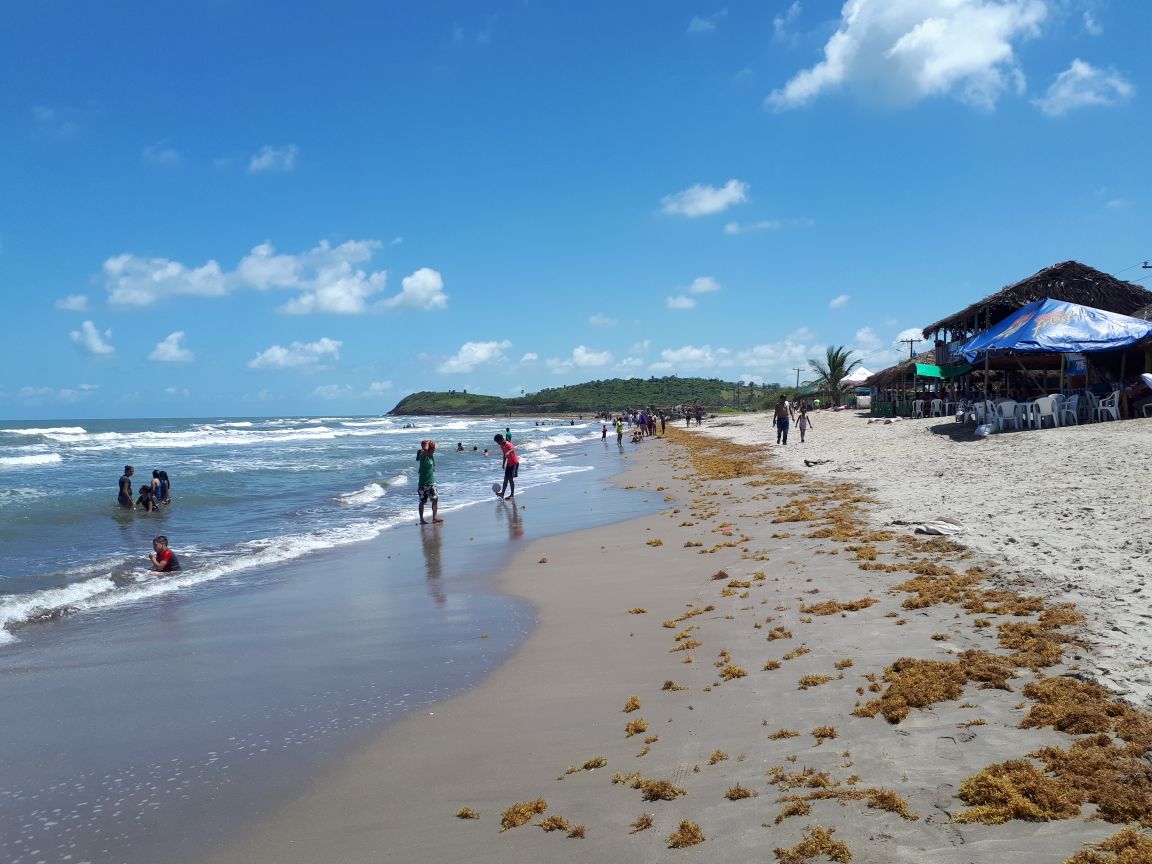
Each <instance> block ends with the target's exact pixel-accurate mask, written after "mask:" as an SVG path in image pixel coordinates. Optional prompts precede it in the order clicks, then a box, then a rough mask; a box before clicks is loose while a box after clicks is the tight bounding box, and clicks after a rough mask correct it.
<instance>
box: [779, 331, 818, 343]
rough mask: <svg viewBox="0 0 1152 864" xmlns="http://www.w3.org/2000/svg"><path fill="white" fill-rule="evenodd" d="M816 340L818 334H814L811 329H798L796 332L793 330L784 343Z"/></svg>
mask: <svg viewBox="0 0 1152 864" xmlns="http://www.w3.org/2000/svg"><path fill="white" fill-rule="evenodd" d="M815 338H816V334H815V333H813V332H812V331H811V330H810V329H809V328H807V327H797V328H796V329H795V330H793V331H792V332H791V333H789V334H788V335H787V336H785V337H784V341H785V342H811V341H812V340H813V339H815Z"/></svg>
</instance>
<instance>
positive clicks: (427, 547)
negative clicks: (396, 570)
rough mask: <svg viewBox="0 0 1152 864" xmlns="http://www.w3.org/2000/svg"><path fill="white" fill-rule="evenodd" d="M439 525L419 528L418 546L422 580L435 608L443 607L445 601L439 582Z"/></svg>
mask: <svg viewBox="0 0 1152 864" xmlns="http://www.w3.org/2000/svg"><path fill="white" fill-rule="evenodd" d="M440 543H441V538H440V525H439V523H433V524H429V525H421V526H420V544H421V546H422V547H423V549H424V578H425V580H426V581H427V583H428V596H429V597H431V598H432V599H433V600H434V601H435V602H436V605H437V606H443V605H444V603H445V602H446V601H447V598H446V597H445V596H444V589H443V587H442V584H443V583H442V582H441V581H440V573H441V569H442V565H441V560H440Z"/></svg>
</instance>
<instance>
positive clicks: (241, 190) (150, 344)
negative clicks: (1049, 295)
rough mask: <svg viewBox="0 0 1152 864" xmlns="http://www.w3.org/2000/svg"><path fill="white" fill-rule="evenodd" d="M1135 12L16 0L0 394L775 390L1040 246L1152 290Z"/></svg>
mask: <svg viewBox="0 0 1152 864" xmlns="http://www.w3.org/2000/svg"><path fill="white" fill-rule="evenodd" d="M1150 24H1152V7H1149V6H1147V5H1146V4H1145V3H1137V2H1120V0H999V2H993V0H851V2H848V3H845V4H843V5H841V4H840V3H832V2H815V0H807V2H805V0H799V2H791V0H788V2H784V0H781V2H747V3H721V2H718V3H713V4H709V3H706V2H705V3H701V2H679V0H665V2H659V3H655V2H651V3H638V4H621V3H599V2H586V3H579V4H576V3H556V2H540V0H526V2H514V3H513V2H507V3H501V2H493V3H476V2H457V3H449V2H429V3H418V4H394V3H382V4H378V3H352V2H346V3H341V2H336V3H332V4H329V5H327V6H324V7H308V6H303V5H300V6H291V7H289V6H285V5H284V4H279V3H271V2H259V0H251V2H245V0H227V2H226V0H210V2H209V0H205V2H198V3H183V4H174V3H166V2H148V3H143V2H139V3H136V2H112V3H66V2H45V0H35V2H33V0H7V2H5V3H4V4H3V5H2V6H0V79H2V80H3V86H2V87H0V291H2V292H3V298H4V304H3V305H4V315H3V323H2V324H0V327H2V331H0V332H2V334H3V339H2V340H0V369H3V372H2V373H0V414H2V415H3V416H5V417H10V418H52V417H133V416H144V417H147V416H205V415H221V414H223V415H242V414H260V415H263V414H338V413H356V414H374V413H382V412H384V411H387V410H388V409H390V408H391V407H392V406H393V405H394V404H395V403H396V402H397V401H398V400H399V399H400V397H402V396H403V395H405V394H406V393H409V392H412V391H414V390H448V389H457V390H459V389H467V390H469V391H470V392H477V393H488V394H495V395H511V394H518V393H519V392H520V391H521V390H526V391H529V392H531V391H534V390H538V389H540V388H543V387H549V386H557V385H561V384H570V383H577V382H581V381H587V380H591V379H596V378H610V377H617V376H624V377H627V376H642V377H647V376H649V375H668V374H676V375H709V376H711V375H715V376H718V377H722V378H725V379H729V380H745V381H749V380H751V381H757V382H763V381H781V382H789V381H794V380H795V374H796V373H795V372H794V371H793V368H794V367H797V366H800V367H804V366H806V361H807V359H808V358H810V357H818V356H820V355H821V354H822V353H823V351H824V348H825V347H826V346H828V345H847V346H850V347H852V348H853V349H854V350H856V351H857V354H858V356H860V357H862V358H863V359H864V362H865V365H867V366H868V367H869V368H871V369H877V368H881V367H883V366H885V365H888V364H889V363H890V362H891V361H892V360H893V359H894V358H896V357H898V356H900V355H901V354H902V352H905V351H906V350H907V348H906V346H901V345H899V344H898V343H897V341H896V340H897V339H898V338H900V337H901V335H902V334H903V333H904V332H905V331H907V330H909V329H910V328H920V327H923V326H924V325H925V324H927V323H930V322H931V321H934V320H936V319H937V318H940V317H943V316H944V315H945V314H947V313H949V312H952V311H955V310H957V309H959V308H961V307H963V306H965V305H967V304H968V303H970V302H972V301H974V300H976V299H978V298H979V297H982V296H984V295H986V294H988V293H991V292H992V291H994V290H997V289H998V288H1000V287H1001V286H1003V285H1005V284H1008V283H1011V282H1014V281H1016V280H1017V279H1020V278H1023V277H1026V276H1028V275H1030V274H1032V273H1034V272H1035V271H1037V270H1039V269H1041V268H1043V267H1045V266H1048V265H1049V264H1052V263H1055V262H1058V261H1063V260H1067V259H1076V260H1079V261H1082V262H1084V263H1086V264H1088V265H1090V266H1093V267H1097V268H1099V269H1101V270H1104V271H1106V272H1109V273H1113V274H1117V275H1119V276H1120V277H1121V278H1127V279H1134V280H1135V279H1143V278H1144V277H1146V276H1148V275H1149V274H1150V273H1152V271H1149V270H1143V269H1141V267H1140V264H1141V262H1142V261H1143V260H1144V259H1146V258H1152V242H1150V240H1149V237H1148V229H1149V215H1148V214H1149V211H1148V206H1149V201H1148V200H1147V196H1148V191H1149V189H1150V183H1149V181H1150V179H1152V167H1150V166H1152V159H1150V158H1149V156H1148V141H1149V138H1150V136H1149V131H1150V130H1149V121H1148V119H1147V118H1148V115H1149V112H1148V108H1147V102H1146V94H1147V93H1148V92H1149V89H1150V86H1152V81H1150V80H1149V79H1150V77H1152V76H1150V74H1149V63H1148V60H1147V51H1148V45H1147V44H1146V43H1147V39H1145V38H1144V35H1146V34H1147V33H1148V32H1150V30H1152V28H1150V26H1149V25H1150ZM1149 281H1150V282H1152V280H1149ZM1144 284H1149V283H1148V282H1145V283H1144Z"/></svg>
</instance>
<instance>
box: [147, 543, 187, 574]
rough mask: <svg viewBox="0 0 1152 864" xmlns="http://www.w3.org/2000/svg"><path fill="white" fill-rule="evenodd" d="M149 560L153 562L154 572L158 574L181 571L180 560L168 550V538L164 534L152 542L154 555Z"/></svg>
mask: <svg viewBox="0 0 1152 864" xmlns="http://www.w3.org/2000/svg"><path fill="white" fill-rule="evenodd" d="M148 560H149V561H151V562H152V570H153V572H156V573H172V572H173V571H176V570H179V569H180V560H179V559H178V558H177V557H176V553H175V552H173V551H172V550H171V549H169V548H168V538H167V537H165V536H164V535H163V534H161V535H160V536H159V537H157V538H156V539H155V540H153V541H152V554H151V555H149V556H148Z"/></svg>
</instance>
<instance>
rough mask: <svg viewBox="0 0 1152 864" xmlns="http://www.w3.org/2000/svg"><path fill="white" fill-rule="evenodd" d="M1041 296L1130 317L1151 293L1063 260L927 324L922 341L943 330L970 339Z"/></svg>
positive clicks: (1149, 300)
mask: <svg viewBox="0 0 1152 864" xmlns="http://www.w3.org/2000/svg"><path fill="white" fill-rule="evenodd" d="M1045 297H1051V298H1052V299H1053V300H1064V301H1067V302H1069V303H1079V304H1080V305H1081V306H1091V307H1092V308H1094V309H1103V310H1104V311H1106V312H1119V313H1120V314H1121V315H1131V314H1132V313H1133V312H1135V311H1136V310H1137V309H1140V308H1141V307H1144V306H1152V291H1148V290H1147V289H1145V288H1142V287H1140V286H1139V285H1135V284H1133V283H1131V282H1124V281H1121V280H1120V279H1116V278H1115V277H1113V276H1109V275H1108V274H1107V273H1101V272H1100V271H1099V270H1095V269H1093V268H1091V267H1089V266H1087V265H1086V264H1081V263H1080V262H1079V261H1065V262H1063V263H1061V264H1053V265H1052V266H1051V267H1045V268H1044V269H1043V270H1041V271H1040V272H1039V273H1035V274H1033V275H1031V276H1029V277H1028V278H1027V279H1021V280H1020V281H1019V282H1016V283H1015V284H1013V285H1009V286H1007V287H1006V288H1001V289H1000V290H999V291H997V292H996V293H995V294H992V295H990V296H988V297H985V298H984V299H983V300H980V301H977V302H976V303H973V304H972V305H971V306H967V307H965V308H964V309H961V310H960V311H959V312H957V313H955V314H954V315H949V316H948V317H947V318H942V319H941V320H939V321H937V322H935V323H934V324H929V325H928V326H927V327H925V328H924V338H925V339H936V338H944V337H943V336H942V335H940V334H943V333H944V332H945V331H947V332H948V333H950V334H951V339H953V340H954V339H958V338H962V337H966V336H972V335H974V334H976V333H979V332H981V331H983V330H985V329H987V328H988V327H989V326H991V325H992V324H995V323H996V322H997V321H1001V320H1003V319H1004V318H1006V317H1008V316H1009V315H1011V314H1012V313H1013V312H1015V311H1016V310H1017V309H1021V308H1023V307H1024V306H1027V305H1028V304H1029V303H1031V302H1033V301H1034V300H1043V299H1044V298H1045ZM946 341H949V340H946Z"/></svg>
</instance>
